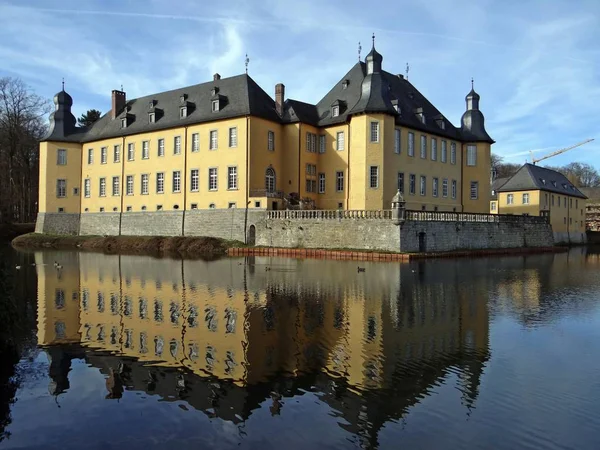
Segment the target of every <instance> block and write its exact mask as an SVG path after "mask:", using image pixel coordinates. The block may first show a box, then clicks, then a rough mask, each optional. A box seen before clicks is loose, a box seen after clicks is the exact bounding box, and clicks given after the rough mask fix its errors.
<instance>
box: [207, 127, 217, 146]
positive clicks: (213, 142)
mask: <svg viewBox="0 0 600 450" xmlns="http://www.w3.org/2000/svg"><path fill="white" fill-rule="evenodd" d="M217 145H218V135H217V130H212V131H211V132H210V142H209V145H208V149H209V150H216V149H217Z"/></svg>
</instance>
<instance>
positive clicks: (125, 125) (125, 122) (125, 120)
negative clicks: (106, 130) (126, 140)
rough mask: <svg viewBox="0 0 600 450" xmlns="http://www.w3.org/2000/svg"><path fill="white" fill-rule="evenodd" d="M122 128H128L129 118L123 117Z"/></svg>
mask: <svg viewBox="0 0 600 450" xmlns="http://www.w3.org/2000/svg"><path fill="white" fill-rule="evenodd" d="M121 128H127V118H126V117H123V118H122V119H121Z"/></svg>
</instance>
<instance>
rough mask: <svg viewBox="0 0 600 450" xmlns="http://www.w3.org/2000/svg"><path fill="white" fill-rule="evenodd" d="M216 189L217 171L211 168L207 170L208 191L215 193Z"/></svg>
mask: <svg viewBox="0 0 600 450" xmlns="http://www.w3.org/2000/svg"><path fill="white" fill-rule="evenodd" d="M217 187H218V183H217V169H216V167H213V168H211V169H208V190H209V191H216V190H217Z"/></svg>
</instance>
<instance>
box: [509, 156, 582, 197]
mask: <svg viewBox="0 0 600 450" xmlns="http://www.w3.org/2000/svg"><path fill="white" fill-rule="evenodd" d="M528 190H542V191H547V192H552V193H555V194H561V195H570V196H572V197H579V198H583V199H587V197H586V196H585V195H584V194H583V193H582V192H581V191H580V190H579V189H577V188H576V187H575V186H574V185H573V183H571V182H570V181H569V180H568V179H567V177H565V176H564V175H563V174H562V173H560V172H556V171H555V170H551V169H546V168H545V167H540V166H534V165H533V164H525V165H524V166H523V167H521V168H520V169H519V170H518V171H517V173H515V174H514V175H513V176H512V177H511V178H510V180H508V181H507V182H506V183H505V184H504V185H503V186H502V187H500V188H499V189H498V192H513V191H528Z"/></svg>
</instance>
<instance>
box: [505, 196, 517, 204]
mask: <svg viewBox="0 0 600 450" xmlns="http://www.w3.org/2000/svg"><path fill="white" fill-rule="evenodd" d="M514 203H515V197H514V195H513V194H507V195H506V204H507V205H512V204H514Z"/></svg>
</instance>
